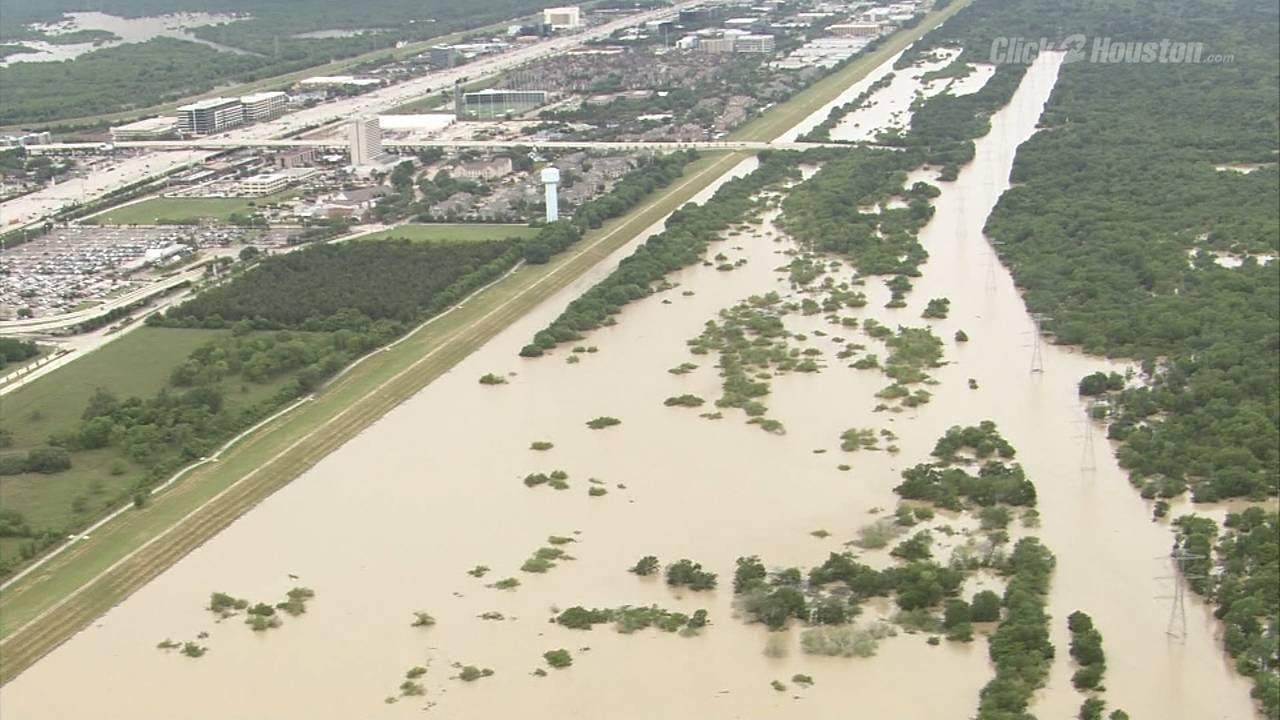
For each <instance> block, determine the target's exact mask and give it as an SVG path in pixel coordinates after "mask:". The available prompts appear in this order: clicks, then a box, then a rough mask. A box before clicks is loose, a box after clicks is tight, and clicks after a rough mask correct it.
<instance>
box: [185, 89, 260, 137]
mask: <svg viewBox="0 0 1280 720" xmlns="http://www.w3.org/2000/svg"><path fill="white" fill-rule="evenodd" d="M243 122H244V106H243V105H241V104H240V101H239V100H238V99H236V98H209V99H208V100H200V101H198V102H194V103H191V104H190V105H182V106H180V107H179V108H178V130H180V131H181V132H184V133H188V134H192V135H208V134H210V133H216V132H222V131H223V130H226V129H227V128H230V127H235V126H236V125H239V124H241V123H243Z"/></svg>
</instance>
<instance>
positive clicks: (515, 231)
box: [352, 223, 538, 242]
mask: <svg viewBox="0 0 1280 720" xmlns="http://www.w3.org/2000/svg"><path fill="white" fill-rule="evenodd" d="M537 234H538V228H533V227H529V226H528V225H495V224H485V223H466V224H463V223H438V224H437V223H431V224H418V223H410V224H407V225H397V226H396V227H393V228H391V229H390V230H380V231H378V232H375V233H369V234H368V235H360V236H358V237H354V238H352V240H386V239H388V238H404V239H407V240H412V241H414V242H476V241H481V240H506V239H508V238H530V237H533V236H534V235H537Z"/></svg>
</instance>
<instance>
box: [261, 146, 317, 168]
mask: <svg viewBox="0 0 1280 720" xmlns="http://www.w3.org/2000/svg"><path fill="white" fill-rule="evenodd" d="M315 162H316V149H315V148H313V147H300V148H290V149H288V150H282V151H280V152H278V153H276V154H275V155H273V156H272V158H271V164H272V165H275V166H276V167H278V168H284V169H288V168H300V167H307V166H309V165H314V164H315Z"/></svg>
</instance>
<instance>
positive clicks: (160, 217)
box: [81, 191, 292, 225]
mask: <svg viewBox="0 0 1280 720" xmlns="http://www.w3.org/2000/svg"><path fill="white" fill-rule="evenodd" d="M291 195H292V193H290V192H288V191H285V192H281V193H276V194H275V195H265V196H263V197H246V198H166V197H159V198H151V199H150V200H143V201H142V202H136V203H133V204H132V205H124V206H122V207H118V208H116V209H114V210H108V211H106V212H104V213H102V214H101V215H94V216H93V217H90V218H85V219H84V220H82V221H81V222H84V223H86V224H92V225H156V224H159V223H162V222H166V221H167V222H179V221H183V220H214V221H219V222H226V221H227V219H228V218H230V217H231V216H232V215H233V214H236V213H239V214H241V215H249V214H252V213H253V212H254V211H255V210H257V208H259V207H262V206H263V205H270V204H272V203H277V202H280V201H281V200H284V199H286V198H288V197H290V196H291Z"/></svg>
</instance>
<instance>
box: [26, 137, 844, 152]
mask: <svg viewBox="0 0 1280 720" xmlns="http://www.w3.org/2000/svg"><path fill="white" fill-rule="evenodd" d="M382 146H383V147H384V148H421V147H441V148H510V147H517V146H519V147H535V148H571V149H583V150H662V151H673V150H688V149H694V150H729V151H739V150H745V151H759V150H764V149H773V150H780V149H781V150H807V149H809V148H817V147H836V148H840V147H849V144H848V143H810V142H799V141H791V142H781V141H775V142H764V141H755V140H698V141H693V142H652V141H641V140H622V141H606V140H544V141H535V140H529V139H527V138H526V139H520V140H438V139H425V140H383V141H382ZM100 147H101V146H100V144H99V143H51V144H48V145H30V146H28V147H27V149H28V150H30V151H31V152H34V153H56V152H72V151H75V152H84V151H88V152H97V151H99V149H100ZM114 147H117V148H122V149H123V148H147V149H153V150H178V149H206V150H227V149H232V148H244V147H258V148H286V147H315V148H334V149H342V150H345V149H346V148H347V141H346V138H339V139H332V140H303V139H287V140H280V139H265V140H230V139H227V138H204V139H195V140H132V141H127V142H119V143H115V145H114Z"/></svg>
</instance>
